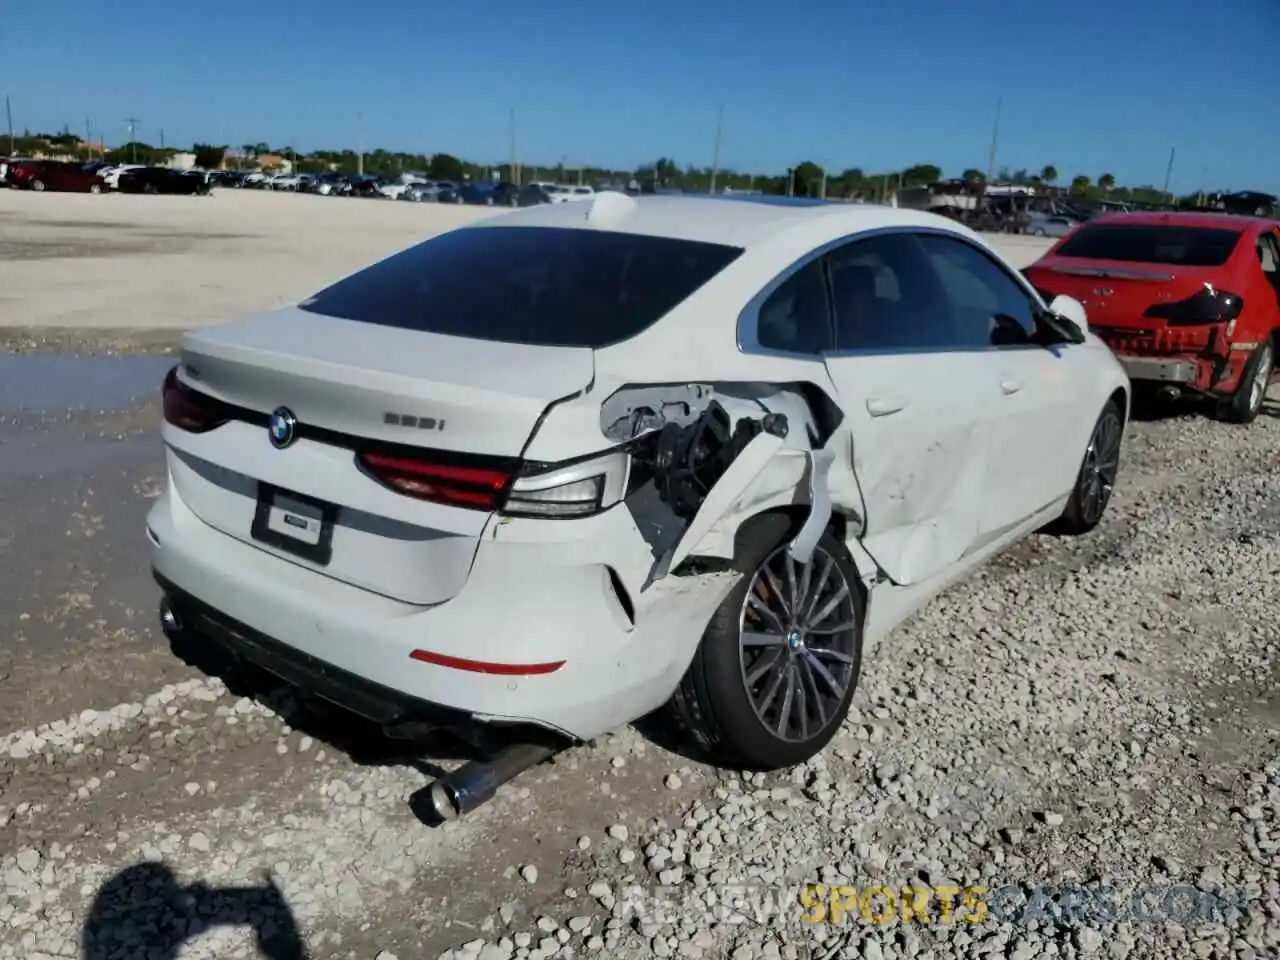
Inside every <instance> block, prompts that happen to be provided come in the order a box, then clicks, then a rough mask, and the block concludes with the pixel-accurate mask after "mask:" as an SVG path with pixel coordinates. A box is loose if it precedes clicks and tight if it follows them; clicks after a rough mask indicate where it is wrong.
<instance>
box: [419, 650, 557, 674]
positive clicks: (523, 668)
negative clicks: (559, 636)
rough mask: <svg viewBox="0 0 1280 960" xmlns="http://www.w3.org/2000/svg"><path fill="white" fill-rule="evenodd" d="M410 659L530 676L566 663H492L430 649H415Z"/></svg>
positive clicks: (453, 668) (470, 669)
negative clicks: (434, 651)
mask: <svg viewBox="0 0 1280 960" xmlns="http://www.w3.org/2000/svg"><path fill="white" fill-rule="evenodd" d="M409 659H411V660H417V661H418V662H419V663H430V664H432V665H433V666H437V667H449V668H450V669H451V670H466V671H467V672H469V673H487V674H491V675H493V676H499V677H529V676H538V675H540V674H547V673H555V672H556V671H557V670H559V669H560V668H561V667H563V666H564V664H565V661H563V660H555V661H552V662H550V663H490V662H488V661H485V660H465V659H463V658H462V657H450V656H448V655H447V654H443V653H432V652H431V651H430V650H415V651H413V653H411V654H409Z"/></svg>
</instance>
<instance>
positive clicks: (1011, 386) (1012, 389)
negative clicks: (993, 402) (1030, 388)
mask: <svg viewBox="0 0 1280 960" xmlns="http://www.w3.org/2000/svg"><path fill="white" fill-rule="evenodd" d="M1000 389H1001V390H1003V391H1004V394H1005V396H1009V395H1011V394H1014V393H1017V392H1018V391H1019V390H1021V389H1022V381H1021V380H1016V379H1014V378H1012V377H1006V378H1005V379H1003V380H1001V381H1000Z"/></svg>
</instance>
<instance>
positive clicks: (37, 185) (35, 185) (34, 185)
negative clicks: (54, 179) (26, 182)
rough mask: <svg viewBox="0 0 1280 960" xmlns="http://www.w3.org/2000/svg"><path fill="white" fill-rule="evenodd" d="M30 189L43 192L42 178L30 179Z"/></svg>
mask: <svg viewBox="0 0 1280 960" xmlns="http://www.w3.org/2000/svg"><path fill="white" fill-rule="evenodd" d="M31 189H32V190H35V191H36V192H38V193H40V192H43V191H44V181H43V180H32V181H31Z"/></svg>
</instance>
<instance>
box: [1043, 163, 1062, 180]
mask: <svg viewBox="0 0 1280 960" xmlns="http://www.w3.org/2000/svg"><path fill="white" fill-rule="evenodd" d="M1040 179H1041V180H1043V181H1044V182H1045V183H1048V184H1052V183H1053V181H1055V180H1057V179H1058V168H1057V167H1055V166H1054V165H1053V164H1052V163H1050V164H1048V165H1046V166H1045V167H1044V169H1042V170H1041V171H1040Z"/></svg>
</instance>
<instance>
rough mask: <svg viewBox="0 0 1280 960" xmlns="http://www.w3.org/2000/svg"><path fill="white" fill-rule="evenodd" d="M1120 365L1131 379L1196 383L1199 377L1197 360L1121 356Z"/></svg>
mask: <svg viewBox="0 0 1280 960" xmlns="http://www.w3.org/2000/svg"><path fill="white" fill-rule="evenodd" d="M1120 365H1121V366H1123V367H1124V372H1125V373H1127V374H1128V375H1129V379H1130V380H1156V381H1159V382H1160V383H1172V384H1186V385H1190V384H1194V383H1195V382H1196V380H1197V379H1198V376H1199V374H1198V370H1197V367H1198V366H1199V364H1198V363H1197V362H1196V361H1195V360H1185V359H1163V358H1160V357H1123V356H1122V357H1120Z"/></svg>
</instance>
